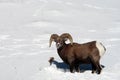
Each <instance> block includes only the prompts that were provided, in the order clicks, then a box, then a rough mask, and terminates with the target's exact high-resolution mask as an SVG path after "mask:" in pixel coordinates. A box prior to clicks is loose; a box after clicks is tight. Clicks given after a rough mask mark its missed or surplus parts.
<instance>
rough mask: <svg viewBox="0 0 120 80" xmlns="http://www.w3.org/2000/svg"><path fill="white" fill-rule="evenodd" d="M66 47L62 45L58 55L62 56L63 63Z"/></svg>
mask: <svg viewBox="0 0 120 80" xmlns="http://www.w3.org/2000/svg"><path fill="white" fill-rule="evenodd" d="M66 45H67V44H66V43H64V45H62V46H61V47H60V48H58V49H57V52H58V55H59V56H60V58H61V59H62V60H63V61H64V56H63V55H65V54H64V52H63V51H64V49H65V47H66Z"/></svg>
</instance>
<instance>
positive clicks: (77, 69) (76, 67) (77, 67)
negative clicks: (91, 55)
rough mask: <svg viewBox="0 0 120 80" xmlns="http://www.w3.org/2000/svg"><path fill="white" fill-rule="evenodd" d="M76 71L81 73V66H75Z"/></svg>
mask: <svg viewBox="0 0 120 80" xmlns="http://www.w3.org/2000/svg"><path fill="white" fill-rule="evenodd" d="M75 70H76V72H80V69H79V64H75Z"/></svg>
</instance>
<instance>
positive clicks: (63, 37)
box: [60, 33, 73, 45]
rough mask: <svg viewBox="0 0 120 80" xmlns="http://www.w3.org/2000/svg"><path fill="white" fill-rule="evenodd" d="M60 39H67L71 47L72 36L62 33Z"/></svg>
mask: <svg viewBox="0 0 120 80" xmlns="http://www.w3.org/2000/svg"><path fill="white" fill-rule="evenodd" d="M60 37H61V38H62V39H64V41H67V39H69V41H70V43H71V45H72V44H73V39H72V36H71V35H70V34H69V33H63V34H62V35H61V36H60Z"/></svg>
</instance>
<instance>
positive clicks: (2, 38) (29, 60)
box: [0, 0, 120, 80]
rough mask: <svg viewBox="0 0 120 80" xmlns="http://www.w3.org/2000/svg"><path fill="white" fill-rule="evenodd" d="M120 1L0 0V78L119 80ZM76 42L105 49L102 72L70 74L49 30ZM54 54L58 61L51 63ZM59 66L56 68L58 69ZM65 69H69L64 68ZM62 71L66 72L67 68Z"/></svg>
mask: <svg viewBox="0 0 120 80" xmlns="http://www.w3.org/2000/svg"><path fill="white" fill-rule="evenodd" d="M119 3H120V1H119V0H0V80H119V79H120V53H119V52H120V49H119V47H120V5H119ZM64 32H68V33H70V34H71V35H72V36H73V39H74V41H75V42H79V43H84V42H87V41H92V40H97V41H100V42H102V43H103V44H104V45H105V46H106V48H107V52H106V53H105V55H104V56H103V57H102V59H101V64H102V65H104V66H105V67H104V68H103V71H102V73H101V74H100V75H97V74H91V71H90V70H86V71H85V72H83V73H70V72H69V71H68V67H67V66H66V65H65V64H64V63H62V60H61V59H60V58H59V56H58V54H57V52H56V47H55V44H54V43H53V44H52V47H51V48H49V38H50V35H51V34H53V33H57V34H61V33H64ZM51 56H53V57H55V60H56V63H54V64H52V66H50V65H49V63H48V60H49V58H50V57H51ZM57 67H58V68H57ZM66 69H67V70H66ZM65 70H66V71H65Z"/></svg>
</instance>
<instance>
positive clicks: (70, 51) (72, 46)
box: [49, 33, 106, 74]
mask: <svg viewBox="0 0 120 80" xmlns="http://www.w3.org/2000/svg"><path fill="white" fill-rule="evenodd" d="M67 40H69V41H70V43H68V44H66V43H65V41H67ZM49 41H50V42H49V44H50V45H49V47H51V44H52V41H54V42H55V43H56V47H57V52H58V55H59V56H60V58H61V59H62V60H63V61H64V62H65V63H66V64H68V65H69V67H70V72H71V73H73V72H74V71H77V72H80V68H79V65H80V64H83V63H85V64H91V65H92V73H94V72H96V73H98V74H100V73H101V70H102V68H101V65H100V58H101V57H102V56H103V54H104V53H105V51H106V48H105V47H104V46H103V45H102V44H101V43H100V42H98V41H91V42H87V43H83V44H79V43H75V42H73V39H72V36H71V35H70V34H69V33H63V34H62V35H60V36H59V35H57V34H52V35H51V37H50V40H49Z"/></svg>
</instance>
